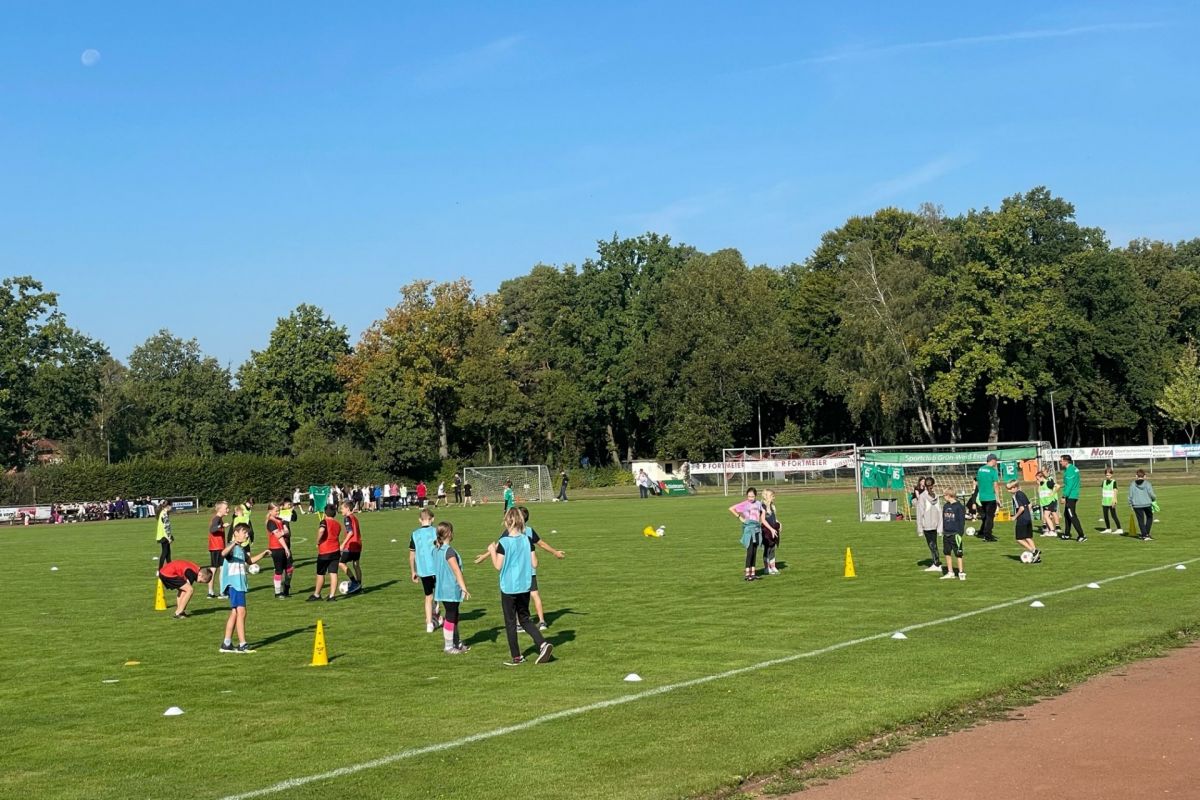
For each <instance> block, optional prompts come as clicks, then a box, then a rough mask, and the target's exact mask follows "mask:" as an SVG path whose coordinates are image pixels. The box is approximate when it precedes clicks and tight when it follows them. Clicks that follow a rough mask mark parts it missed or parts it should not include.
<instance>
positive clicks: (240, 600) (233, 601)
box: [225, 586, 246, 608]
mask: <svg viewBox="0 0 1200 800" xmlns="http://www.w3.org/2000/svg"><path fill="white" fill-rule="evenodd" d="M225 591H226V593H227V594H228V595H229V607H230V608H245V607H246V593H245V592H243V591H240V590H238V589H234V588H233V587H232V586H231V587H229V588H228V589H226V590H225Z"/></svg>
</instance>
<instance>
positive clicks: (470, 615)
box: [458, 608, 487, 622]
mask: <svg viewBox="0 0 1200 800" xmlns="http://www.w3.org/2000/svg"><path fill="white" fill-rule="evenodd" d="M486 613H487V609H486V608H472V609H471V610H470V611H464V612H462V613H460V614H459V615H458V621H459V622H470V621H471V620H474V619H479V618H480V617H482V616H483V615H484V614H486Z"/></svg>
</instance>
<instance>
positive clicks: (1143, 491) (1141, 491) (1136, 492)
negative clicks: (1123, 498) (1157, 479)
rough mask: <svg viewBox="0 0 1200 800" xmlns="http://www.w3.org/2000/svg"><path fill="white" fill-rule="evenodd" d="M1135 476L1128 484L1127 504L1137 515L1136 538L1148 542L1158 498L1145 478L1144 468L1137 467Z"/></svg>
mask: <svg viewBox="0 0 1200 800" xmlns="http://www.w3.org/2000/svg"><path fill="white" fill-rule="evenodd" d="M1135 476H1136V477H1134V480H1133V483H1131V484H1129V506H1130V507H1131V508H1132V509H1133V513H1134V515H1135V516H1136V517H1137V524H1138V530H1139V531H1140V533H1139V534H1138V537H1137V538H1139V539H1141V540H1142V541H1143V542H1148V541H1150V540H1151V538H1152V537H1151V536H1150V528H1151V527H1152V526H1153V525H1154V506H1155V504H1156V503H1158V498H1157V497H1156V496H1155V494H1154V487H1153V486H1151V485H1150V481H1148V480H1146V470H1144V469H1139V470H1138V471H1137V472H1136V473H1135Z"/></svg>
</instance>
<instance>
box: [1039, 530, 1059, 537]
mask: <svg viewBox="0 0 1200 800" xmlns="http://www.w3.org/2000/svg"><path fill="white" fill-rule="evenodd" d="M1042 536H1050V537H1052V538H1057V537H1058V534H1057V533H1055V532H1054V531H1050V533H1043V534H1042Z"/></svg>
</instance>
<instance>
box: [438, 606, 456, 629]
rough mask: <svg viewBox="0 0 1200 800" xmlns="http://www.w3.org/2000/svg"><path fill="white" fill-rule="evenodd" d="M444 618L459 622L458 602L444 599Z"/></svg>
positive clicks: (448, 620) (454, 622) (451, 621)
mask: <svg viewBox="0 0 1200 800" xmlns="http://www.w3.org/2000/svg"><path fill="white" fill-rule="evenodd" d="M441 603H442V618H443V619H445V620H446V622H450V623H453V624H454V625H457V624H458V603H451V602H449V601H447V600H442V601H441Z"/></svg>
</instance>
